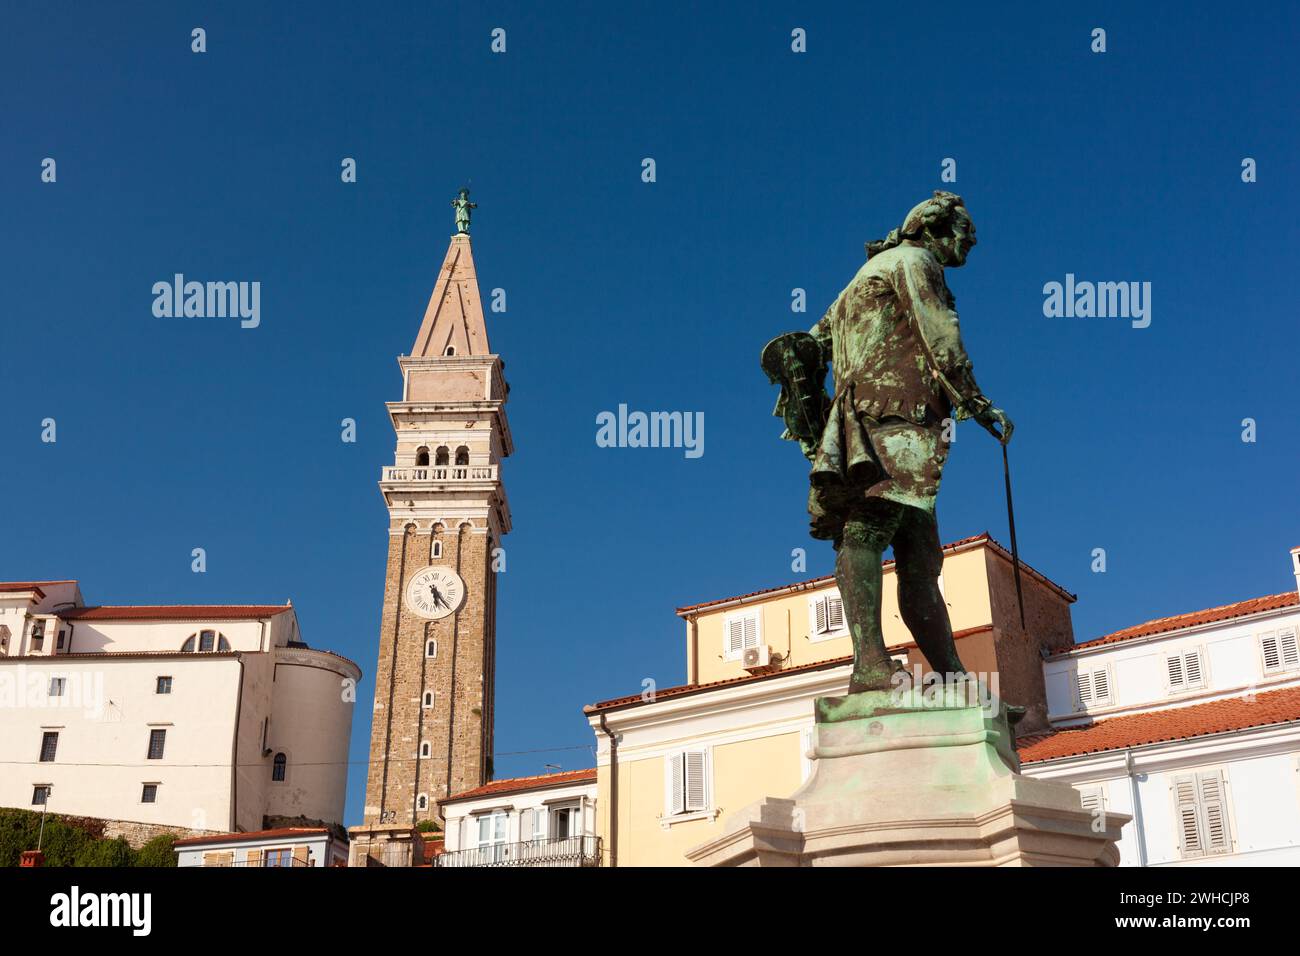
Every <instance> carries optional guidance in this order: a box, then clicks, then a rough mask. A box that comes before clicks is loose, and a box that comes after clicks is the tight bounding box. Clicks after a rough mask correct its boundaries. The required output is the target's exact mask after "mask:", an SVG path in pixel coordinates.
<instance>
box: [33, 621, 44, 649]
mask: <svg viewBox="0 0 1300 956" xmlns="http://www.w3.org/2000/svg"><path fill="white" fill-rule="evenodd" d="M44 646H45V622H44V621H37V622H36V623H35V624H33V625H32V650H34V651H39V650H40V649H41V648H42V647H44Z"/></svg>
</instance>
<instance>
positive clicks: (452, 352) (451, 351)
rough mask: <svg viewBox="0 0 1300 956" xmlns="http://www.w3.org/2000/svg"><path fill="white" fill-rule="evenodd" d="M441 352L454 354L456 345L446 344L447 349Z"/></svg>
mask: <svg viewBox="0 0 1300 956" xmlns="http://www.w3.org/2000/svg"><path fill="white" fill-rule="evenodd" d="M442 354H443V355H455V354H456V346H454V345H448V346H447V351H445V352H443V353H442Z"/></svg>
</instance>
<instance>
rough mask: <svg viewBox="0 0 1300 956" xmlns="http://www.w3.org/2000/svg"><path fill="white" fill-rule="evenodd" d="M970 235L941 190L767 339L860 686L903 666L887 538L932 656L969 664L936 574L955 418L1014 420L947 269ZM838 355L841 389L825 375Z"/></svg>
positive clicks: (901, 591)
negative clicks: (844, 278) (890, 633)
mask: <svg viewBox="0 0 1300 956" xmlns="http://www.w3.org/2000/svg"><path fill="white" fill-rule="evenodd" d="M974 245H975V224H974V223H973V222H972V221H971V218H970V215H969V213H967V211H966V207H965V205H964V204H963V203H962V200H961V197H960V196H957V195H955V194H953V193H949V192H944V191H941V190H936V191H935V194H934V196H932V197H931V198H929V199H926V200H925V201H924V202H921V203H919V204H918V205H916V206H915V207H914V208H913V209H912V210H911V212H909V213H908V214H907V217H906V218H905V219H904V220H903V224H902V226H900V227H899V228H898V229H895V230H893V231H891V232H890V233H889V235H888V236H887V237H886V238H884V239H882V240H879V241H877V242H871V243H868V244H867V255H868V260H867V262H866V264H865V265H863V267H862V268H861V269H859V270H858V274H857V275H856V276H854V278H853V281H852V282H850V283H849V285H848V286H847V287H846V288H845V289H844V291H843V292H841V293H840V294H839V296H838V297H837V298H836V299H835V302H834V303H832V305H831V307H830V308H829V309H828V310H827V311H826V314H825V315H824V316H822V318H821V320H820V321H818V322H817V324H816V325H814V326H813V327H812V329H811V330H810V331H809V332H790V333H787V334H785V335H782V336H778V337H777V338H775V339H773V340H772V341H771V342H769V343H768V344H767V346H766V347H765V348H764V349H763V354H762V360H761V364H762V367H763V370H764V371H765V372H766V373H767V375H768V378H769V379H770V380H771V381H772V382H773V383H779V384H780V385H781V389H782V390H781V396H780V398H779V399H778V400H777V406H776V411H775V412H774V414H776V415H778V416H780V417H781V418H782V419H783V420H784V421H785V424H786V431H785V433H784V434H783V435H782V437H783V438H787V439H791V440H795V441H798V442H799V444H800V447H801V448H802V449H803V452H804V455H805V456H806V457H807V458H808V459H809V461H810V462H812V471H811V473H810V474H809V483H810V485H811V488H810V491H809V497H808V512H809V515H810V516H811V529H810V533H811V534H812V536H813V537H814V538H823V539H828V540H831V541H833V542H834V543H835V550H836V560H835V578H836V581H837V582H838V584H839V587H840V595H841V597H842V598H843V601H844V613H845V617H846V619H847V621H848V624H849V632H850V634H851V636H852V639H853V676H852V678H851V681H850V684H849V690H850V692H851V693H861V692H864V691H871V690H884V689H888V688H890V687H891V686H892V685H893V675H894V673H895V671H896V670H898V668H899V666H900V665H898V664H896V663H895V662H894V661H891V660H890V657H889V654H888V653H887V651H886V649H885V641H884V634H883V632H882V630H881V617H880V611H881V588H882V581H883V574H882V569H881V562H882V558H883V555H884V552H885V550H886V549H887V548H888V547H889V546H890V545H891V544H892V545H893V548H894V558H895V561H896V564H895V573H896V574H897V578H898V603H899V609H900V611H901V613H902V617H903V623H904V624H906V625H907V628H908V630H910V631H911V633H912V637H913V638H914V639H915V640H916V643H917V646H918V647H919V648H920V649H921V652H922V653H923V654H924V655H925V657H926V660H927V661H928V662H929V663H930V667H931V668H932V669H933V670H935V671H938V672H941V673H946V674H955V673H961V672H963V671H964V668H963V667H962V663H961V660H960V659H959V658H958V656H957V649H956V646H955V645H954V643H953V638H952V625H951V623H950V622H949V619H948V608H947V605H946V604H945V603H944V600H943V596H942V595H941V594H940V593H939V585H938V578H939V572H940V570H941V569H942V567H943V554H942V551H941V548H940V544H939V534H938V526H937V523H936V518H935V499H936V498H937V497H938V494H939V482H940V479H941V478H942V475H943V466H944V463H945V461H946V460H947V457H948V439H947V438H946V436H945V430H946V429H949V428H951V427H952V424H951V421H952V420H953V419H954V418H955V420H958V421H960V420H962V419H966V418H973V419H975V420H976V421H977V422H979V424H980V425H982V426H983V427H984V428H985V429H987V430H988V431H989V432H990V433H991V434H992V435H993V436H994V437H995V438H997V439H998V440H999V441H1001V442H1003V443H1004V444H1005V443H1006V442H1007V441H1009V440H1010V438H1011V431H1012V424H1011V420H1010V419H1009V418H1007V416H1006V414H1005V413H1003V412H1002V410H1001V409H998V408H995V407H994V406H993V403H992V402H990V401H989V400H988V399H987V398H985V397H984V394H983V393H982V392H981V391H980V388H979V386H978V385H977V384H976V382H975V376H974V373H973V371H972V369H971V362H970V359H969V358H968V357H967V355H966V349H965V347H964V346H963V345H962V341H961V331H960V327H959V326H958V322H957V311H956V305H955V301H954V299H953V295H952V293H951V292H950V291H949V289H948V285H947V283H946V282H945V281H944V272H943V270H944V268H945V267H946V268H957V267H959V266H961V265H963V264H965V262H966V255H967V253H968V252H969V251H970V249H971V247H973V246H974ZM813 345H815V346H816V348H813V347H812V346H813ZM828 362H829V363H830V365H831V368H832V369H833V371H834V382H835V390H834V394H833V396H827V395H826V392H825V386H824V384H823V382H824V381H825V377H826V372H827V363H828ZM954 413H955V414H954Z"/></svg>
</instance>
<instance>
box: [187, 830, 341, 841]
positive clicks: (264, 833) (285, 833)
mask: <svg viewBox="0 0 1300 956" xmlns="http://www.w3.org/2000/svg"><path fill="white" fill-rule="evenodd" d="M329 832H330V831H329V830H328V829H327V828H326V827H276V828H275V829H274V830H253V831H250V832H249V833H212V834H209V835H208V836H198V837H186V838H185V839H184V840H177V841H176V842H175V843H173V844H172V846H194V845H198V844H204V843H239V842H241V841H243V840H286V839H288V838H289V837H304V836H318V835H321V834H328V833H329Z"/></svg>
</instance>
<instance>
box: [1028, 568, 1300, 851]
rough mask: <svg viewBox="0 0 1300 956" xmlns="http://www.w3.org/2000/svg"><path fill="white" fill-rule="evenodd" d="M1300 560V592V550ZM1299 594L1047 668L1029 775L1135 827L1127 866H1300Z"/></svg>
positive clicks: (1156, 631) (1182, 620) (1140, 628)
mask: <svg viewBox="0 0 1300 956" xmlns="http://www.w3.org/2000/svg"><path fill="white" fill-rule="evenodd" d="M1291 558H1292V562H1293V567H1294V570H1295V572H1296V576H1297V582H1298V583H1300V548H1297V549H1295V550H1293V551H1292V553H1291ZM1297 635H1300V594H1298V593H1297V592H1296V591H1287V592H1284V593H1281V594H1273V595H1269V596H1267V597H1262V598H1255V599H1253V600H1248V601H1241V602H1238V603H1235V604H1228V605H1224V606H1222V607H1215V608H1209V609H1207V610H1203V611H1196V612H1192V613H1189V614H1180V615H1177V616H1175V617H1168V618H1161V619H1159V620H1155V621H1148V622H1147V623H1145V624H1139V625H1136V626H1134V627H1130V628H1126V629H1125V630H1122V631H1117V632H1116V633H1114V634H1108V635H1106V636H1104V637H1100V638H1097V639H1096V640H1092V641H1087V642H1085V643H1083V644H1079V645H1077V646H1076V647H1074V648H1073V649H1071V650H1069V651H1067V652H1063V653H1059V654H1056V655H1053V656H1051V657H1049V658H1048V659H1047V661H1046V662H1045V664H1044V667H1043V671H1044V678H1045V684H1046V688H1047V698H1048V711H1049V719H1050V720H1051V722H1052V724H1053V726H1054V727H1055V728H1059V729H1058V730H1056V731H1055V732H1053V733H1050V734H1046V735H1039V736H1036V737H1031V738H1027V739H1024V740H1021V741H1019V742H1018V743H1019V749H1020V757H1021V761H1022V763H1023V772H1024V773H1026V774H1028V775H1030V776H1036V777H1050V778H1054V779H1058V780H1065V781H1067V782H1069V783H1071V784H1073V785H1074V786H1075V787H1076V788H1077V789H1078V790H1080V791H1081V793H1082V794H1083V797H1084V802H1085V805H1089V806H1092V807H1097V808H1100V809H1102V810H1103V811H1104V810H1114V811H1116V812H1119V813H1127V814H1131V815H1132V816H1133V821H1132V822H1131V823H1130V824H1128V825H1127V826H1126V827H1125V828H1124V835H1123V839H1122V840H1121V841H1120V852H1121V859H1122V865H1125V866H1165V865H1202V866H1204V865H1229V866H1244V865H1251V866H1255V865H1261V866H1294V865H1296V864H1300V649H1298V648H1297Z"/></svg>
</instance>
